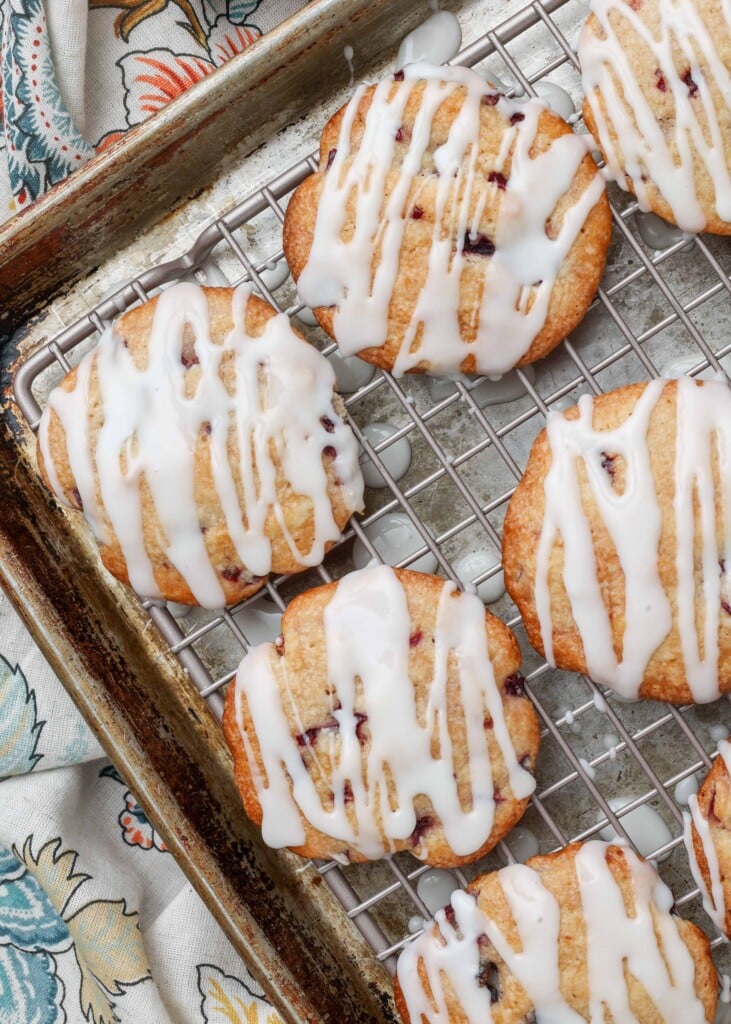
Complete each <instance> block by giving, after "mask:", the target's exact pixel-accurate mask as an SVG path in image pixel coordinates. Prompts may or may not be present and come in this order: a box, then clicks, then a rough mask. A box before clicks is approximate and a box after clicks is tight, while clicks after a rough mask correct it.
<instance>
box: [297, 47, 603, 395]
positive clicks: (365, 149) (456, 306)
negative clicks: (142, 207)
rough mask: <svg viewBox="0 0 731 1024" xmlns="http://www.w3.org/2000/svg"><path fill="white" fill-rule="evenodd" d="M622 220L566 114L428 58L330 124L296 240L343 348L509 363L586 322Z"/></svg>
mask: <svg viewBox="0 0 731 1024" xmlns="http://www.w3.org/2000/svg"><path fill="white" fill-rule="evenodd" d="M610 233H611V219H610V212H609V205H608V202H607V198H606V194H605V190H604V183H603V179H602V177H601V174H600V173H599V171H598V169H597V167H596V165H595V163H594V161H593V160H592V159H591V157H590V155H589V153H588V150H587V148H586V144H585V142H584V141H583V139H580V138H579V137H578V136H576V135H574V134H573V133H572V131H571V129H570V128H569V126H568V125H567V124H566V122H565V121H563V120H562V119H561V118H560V117H558V116H557V115H556V114H554V113H552V112H551V111H550V110H548V109H547V108H546V107H545V105H544V104H543V103H541V102H540V101H537V100H529V101H528V102H526V103H521V104H517V103H514V102H512V101H511V100H508V99H506V98H505V97H504V96H502V95H501V94H500V93H499V92H497V91H496V90H495V89H494V88H492V87H491V86H489V85H488V84H487V83H486V82H485V80H484V79H483V78H481V77H480V76H479V75H478V74H476V73H475V72H474V71H470V70H469V69H468V68H458V67H455V68H448V67H440V68H436V67H432V66H431V65H428V64H422V63H418V64H412V65H409V66H407V67H406V68H405V69H404V70H403V72H401V71H399V72H398V73H397V74H396V75H395V76H393V77H392V78H389V79H388V80H386V81H383V82H380V83H379V84H378V85H371V86H361V87H360V88H359V89H358V90H357V91H356V93H355V95H354V97H353V99H352V100H351V101H350V103H348V104H347V106H346V107H344V108H343V109H342V110H340V111H339V112H338V113H337V114H335V116H334V117H332V118H331V120H330V121H329V122H328V124H327V125H326V126H325V130H324V132H323V135H322V141H321V143H320V166H319V169H318V170H317V172H316V173H315V174H313V175H312V176H311V177H309V178H307V179H306V180H305V181H304V182H303V183H302V184H301V185H300V186H299V188H298V189H297V191H296V192H295V193H294V195H293V197H292V199H291V201H290V204H289V207H288V209H287V214H286V218H285V222H284V252H285V255H286V257H287V262H288V263H289V265H290V268H291V270H292V274H293V275H294V277H295V279H296V281H297V287H298V291H299V294H300V297H301V299H302V301H303V302H305V303H307V305H309V306H312V307H313V308H314V312H315V316H316V317H317V319H318V320H319V322H320V324H321V325H322V327H323V328H324V329H325V330H326V331H327V333H328V334H329V335H330V336H331V337H333V338H335V340H336V341H337V343H338V345H339V346H340V349H341V351H342V352H343V354H344V355H347V356H350V355H354V354H357V355H359V356H361V358H363V359H366V360H368V361H369V362H372V363H375V364H376V365H377V366H380V367H383V368H384V369H387V370H391V371H393V372H394V373H395V374H396V375H401V374H403V373H405V372H421V371H426V372H428V373H431V374H435V375H439V374H442V375H446V374H454V373H456V372H458V371H461V372H464V373H482V374H489V375H491V376H496V375H500V374H503V373H505V372H506V371H508V370H510V369H511V368H512V367H514V366H516V365H517V366H522V365H524V364H525V363H530V362H533V361H534V360H536V359H540V358H541V357H542V356H545V355H546V354H547V353H548V352H550V351H551V350H552V349H553V348H555V346H556V345H558V343H559V342H560V341H561V340H562V339H563V338H564V336H565V335H566V334H567V333H568V332H569V331H571V330H572V329H573V328H574V327H575V326H576V324H577V323H578V322H579V321H580V320H581V318H582V317H583V315H584V313H585V312H586V309H587V307H588V306H589V304H590V303H591V301H592V299H593V297H594V294H595V292H596V289H597V286H598V284H599V280H600V278H601V275H602V272H603V269H604V263H605V259H606V253H607V248H608V245H609V240H610Z"/></svg>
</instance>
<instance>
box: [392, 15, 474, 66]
mask: <svg viewBox="0 0 731 1024" xmlns="http://www.w3.org/2000/svg"><path fill="white" fill-rule="evenodd" d="M461 45H462V29H461V28H460V26H459V22H458V21H457V19H456V17H455V16H454V15H453V14H452V13H451V12H450V11H439V10H437V11H435V12H434V13H433V14H432V15H430V17H428V18H427V19H426V21H423V22H422V23H421V25H418V26H417V27H416V28H415V29H413V31H411V32H409V34H408V35H407V36H404V38H403V39H402V41H401V45H400V46H399V50H398V54H397V56H396V70H397V71H400V70H401V68H403V67H404V66H405V65H406V64H413V63H414V62H415V61H417V60H424V61H428V63H429V64H446V62H447V61H448V60H451V59H452V57H455V56H456V55H457V54H458V53H459V48H460V46H461Z"/></svg>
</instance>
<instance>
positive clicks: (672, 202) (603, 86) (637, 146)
mask: <svg viewBox="0 0 731 1024" xmlns="http://www.w3.org/2000/svg"><path fill="white" fill-rule="evenodd" d="M718 7H719V12H720V13H721V15H722V17H723V19H724V21H725V23H726V27H727V29H728V31H729V32H731V4H729V0H722V2H721V3H719V5H718ZM655 8H656V9H657V13H658V18H659V32H658V35H657V36H655V34H654V32H653V31H652V30H651V29H650V27H649V26H647V25H646V24H645V23H644V22H643V20H642V18H641V17H640V15H639V14H638V13H637V12H636V11H635V10H633V9H632V5H631V4H629V3H626V2H624V0H592V4H591V9H592V12H593V14H594V15H595V16H596V18H597V20H598V22H599V24H600V25H601V28H602V29H603V31H604V33H605V38H604V39H601V38H599V36H598V35H597V34H596V33H595V32H594V31H591V30H590V29H589V28H587V29H585V30H584V32H583V33H582V36H581V40H580V42H579V49H578V54H579V60H580V62H581V69H582V77H583V84H584V91H585V93H586V96H587V99H588V101H589V104H590V105H591V109H592V113H593V114H594V119H595V121H596V125H597V131H598V134H599V139H598V141H599V143H600V144H601V147H602V151H603V153H604V156H605V158H606V161H607V167H608V170H609V173H610V175H611V177H612V178H613V179H614V181H616V182H617V183H618V184H619V185H620V186H621V187H622V188H624V189H625V190H626V189H627V183H626V180H625V171H626V173H627V174H628V175H629V176H630V178H631V179H632V187H633V190H634V192H635V194H636V195H637V199H638V202H639V204H640V207H641V209H643V210H648V209H649V208H650V201H649V189H648V182H647V181H643V177H647V178H649V180H650V181H652V182H653V183H654V184H655V185H656V186H657V188H658V190H659V191H660V193H661V195H662V196H663V198H664V199H665V201H666V202H667V203H668V205H669V206H670V209H671V210H672V212H673V217H674V219H675V222H676V223H677V224H678V226H679V227H681V228H682V229H683V230H685V231H702V230H703V228H704V227H705V225H706V218H705V216H704V213H703V210H702V208H701V205H700V201H699V198H698V193H697V181H696V176H695V168H694V161H696V160H697V161H699V162H700V164H701V165H702V166H703V167H704V168H705V170H706V172H707V173H708V176H709V178H710V180H711V183H712V185H713V189H714V192H715V204H716V212H717V214H718V216H719V217H720V219H721V220H724V221H731V173H730V171H729V168H728V166H727V165H726V157H725V154H724V149H723V143H724V138H723V128H722V126H721V124H720V121H721V118H720V117H719V114H718V113H717V112H716V111H715V109H714V101H713V98H712V96H711V91H710V82H709V80H708V79H707V78H706V75H705V74H704V73H703V71H702V70H701V68H700V65H699V61H702V62H703V63H704V64H705V65H706V67H707V69H708V71H709V72H710V75H711V77H712V78H713V80H715V83H716V85H717V87H718V89H719V91H720V93H721V96H722V98H723V102H725V104H726V106H727V107H730V108H731V74H729V69H728V68H726V67H725V65H724V63H723V61H722V59H721V56H720V54H719V52H718V50H717V48H716V45H715V43H714V40H713V38H712V36H711V33H710V32H709V30H708V28H707V27H706V25H705V24H704V22H703V19H702V18H701V16H700V12H699V10H698V5H697V4H696V3H695V2H694V0H657V3H656V4H655V7H654V8H653V10H654V9H655ZM612 13H614V14H616V15H618V16H619V17H620V18H623V19H626V21H627V22H629V24H630V25H631V26H632V29H633V31H634V32H635V33H636V35H637V37H638V38H639V39H641V40H642V42H643V44H645V45H646V46H647V47H648V49H649V50H650V53H651V57H650V58H649V60H651V61H654V62H655V67H656V68H657V71H656V72H655V73H656V74H657V76H658V81H660V76H662V81H664V83H665V89H666V90H668V91H669V92H670V93H671V94H672V100H673V103H674V107H675V126H674V131H671V130H669V129H667V125H665V126H663V125H661V124H660V123H659V122H658V120H657V118H656V116H655V114H654V113H653V111H652V109H651V107H650V104H649V102H648V100H647V98H646V96H645V94H644V93H643V90H642V88H641V86H640V83H639V82H638V80H637V76H636V72H635V65H634V64H633V61H632V58H631V56H630V54H629V53H628V52H627V51H626V50H625V49H624V48H623V46H622V44H621V43H620V41H619V39H618V35H617V31H616V28H615V27H613V25H612V19H611V18H610V16H611V15H612ZM674 49H677V50H678V51H680V53H681V54H682V57H681V58H680V59H681V60H683V61H684V62H685V67H683V68H681V69H678V68H677V67H676V64H675V60H674V59H673V50H674ZM644 59H645V55H644V54H643V61H644ZM686 69H687V70H689V71H690V74H691V79H692V81H691V83H688V82H686V81H684V80H683V78H681V74H682V75H683V76H685V74H686V73H687V72H686ZM614 76H616V81H615V78H614ZM693 84H694V85H695V89H696V90H697V91H696V93H695V95H693V96H691V91H692V90H691V85H693ZM595 90H599V93H600V94H601V96H602V97H603V99H604V103H605V105H606V115H605V114H604V113H603V112H602V110H601V106H600V102H599V94H598V93H597V92H596V91H595ZM701 112H702V115H703V116H699V114H700V113H701ZM610 122H611V123H612V124H613V126H614V131H615V132H616V136H617V138H618V140H619V145H620V146H621V151H622V159H620V156H619V153H618V150H617V147H616V146H615V145H614V144H613V143H612V139H611V137H610V128H609V125H610ZM668 136H669V137H670V138H668ZM671 139H672V140H673V141H674V142H675V144H676V146H677V157H674V156H673V153H672V151H671V148H670V140H671Z"/></svg>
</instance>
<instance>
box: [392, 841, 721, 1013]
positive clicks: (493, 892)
mask: <svg viewBox="0 0 731 1024" xmlns="http://www.w3.org/2000/svg"><path fill="white" fill-rule="evenodd" d="M672 906H673V896H672V893H671V892H670V890H669V889H668V888H667V886H666V885H665V884H664V883H663V882H662V881H661V880H660V878H659V876H658V874H657V872H656V870H655V868H654V867H653V866H652V865H651V864H649V863H648V862H647V861H644V860H642V858H640V857H638V856H637V854H636V853H634V852H633V851H632V850H629V849H624V848H622V847H619V846H608V845H607V844H605V843H601V842H589V843H585V844H583V845H582V844H580V843H574V844H573V845H571V846H567V847H566V848H565V849H563V850H559V851H558V853H553V854H549V855H548V856H545V857H531V858H530V860H528V861H526V863H525V864H513V865H511V866H510V867H506V868H503V869H502V870H501V871H495V872H492V873H491V874H488V875H481V876H480V877H479V878H476V879H475V880H474V881H473V882H472V883H471V884H470V885H469V886H468V888H467V890H466V891H462V890H458V891H457V892H455V893H454V894H453V896H452V901H451V904H450V905H449V906H447V907H446V908H445V909H444V910H441V911H439V913H437V915H436V919H435V925H434V926H433V927H432V928H430V929H429V930H428V931H425V932H423V933H422V934H421V935H420V936H419V937H418V938H417V939H415V940H414V941H413V942H412V943H411V944H410V945H409V946H407V947H406V949H405V950H404V952H403V953H402V954H401V956H400V958H399V961H398V965H397V981H396V1005H397V1007H398V1010H399V1012H400V1014H401V1016H402V1018H403V1020H404V1021H405V1022H406V1024H409V1022H411V1024H465V1022H467V1021H470V1022H473V1021H474V1022H475V1024H477V1022H479V1024H490V1022H494V1024H536V1021H546V1022H548V1021H555V1022H557V1024H558V1022H559V1021H560V1022H561V1024H581V1022H582V1021H587V1022H589V1021H593V1022H595V1024H599V1022H600V1021H601V1022H604V1021H609V1020H611V1021H613V1022H614V1024H630V1022H631V1024H704V1022H708V1024H710V1022H711V1021H713V1019H714V1014H715V1012H716V1002H717V986H718V980H717V977H716V971H715V969H714V967H713V962H712V960H711V951H710V944H709V942H708V939H707V938H706V936H705V935H704V934H703V932H702V931H701V930H700V928H697V927H696V926H695V925H694V924H691V923H690V922H689V921H684V920H683V919H682V918H680V917H678V916H677V915H676V914H674V913H673V911H672V909H671V908H672Z"/></svg>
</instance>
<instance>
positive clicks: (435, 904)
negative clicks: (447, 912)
mask: <svg viewBox="0 0 731 1024" xmlns="http://www.w3.org/2000/svg"><path fill="white" fill-rule="evenodd" d="M457 889H459V882H458V881H457V879H456V878H455V877H454V875H453V874H452V872H451V871H445V870H444V869H443V868H430V869H429V870H428V871H425V872H424V874H423V875H421V877H420V878H419V881H418V882H417V883H416V891H417V893H418V894H419V899H420V900H421V901H422V902H423V903H424V905H425V906H426V908H427V910H429V912H430V913H432V914H434V913H436V911H437V910H441V908H442V907H446V905H447V904H448V903H449V897H450V896H451V895H452V893H453V892H455V891H456V890H457Z"/></svg>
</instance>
